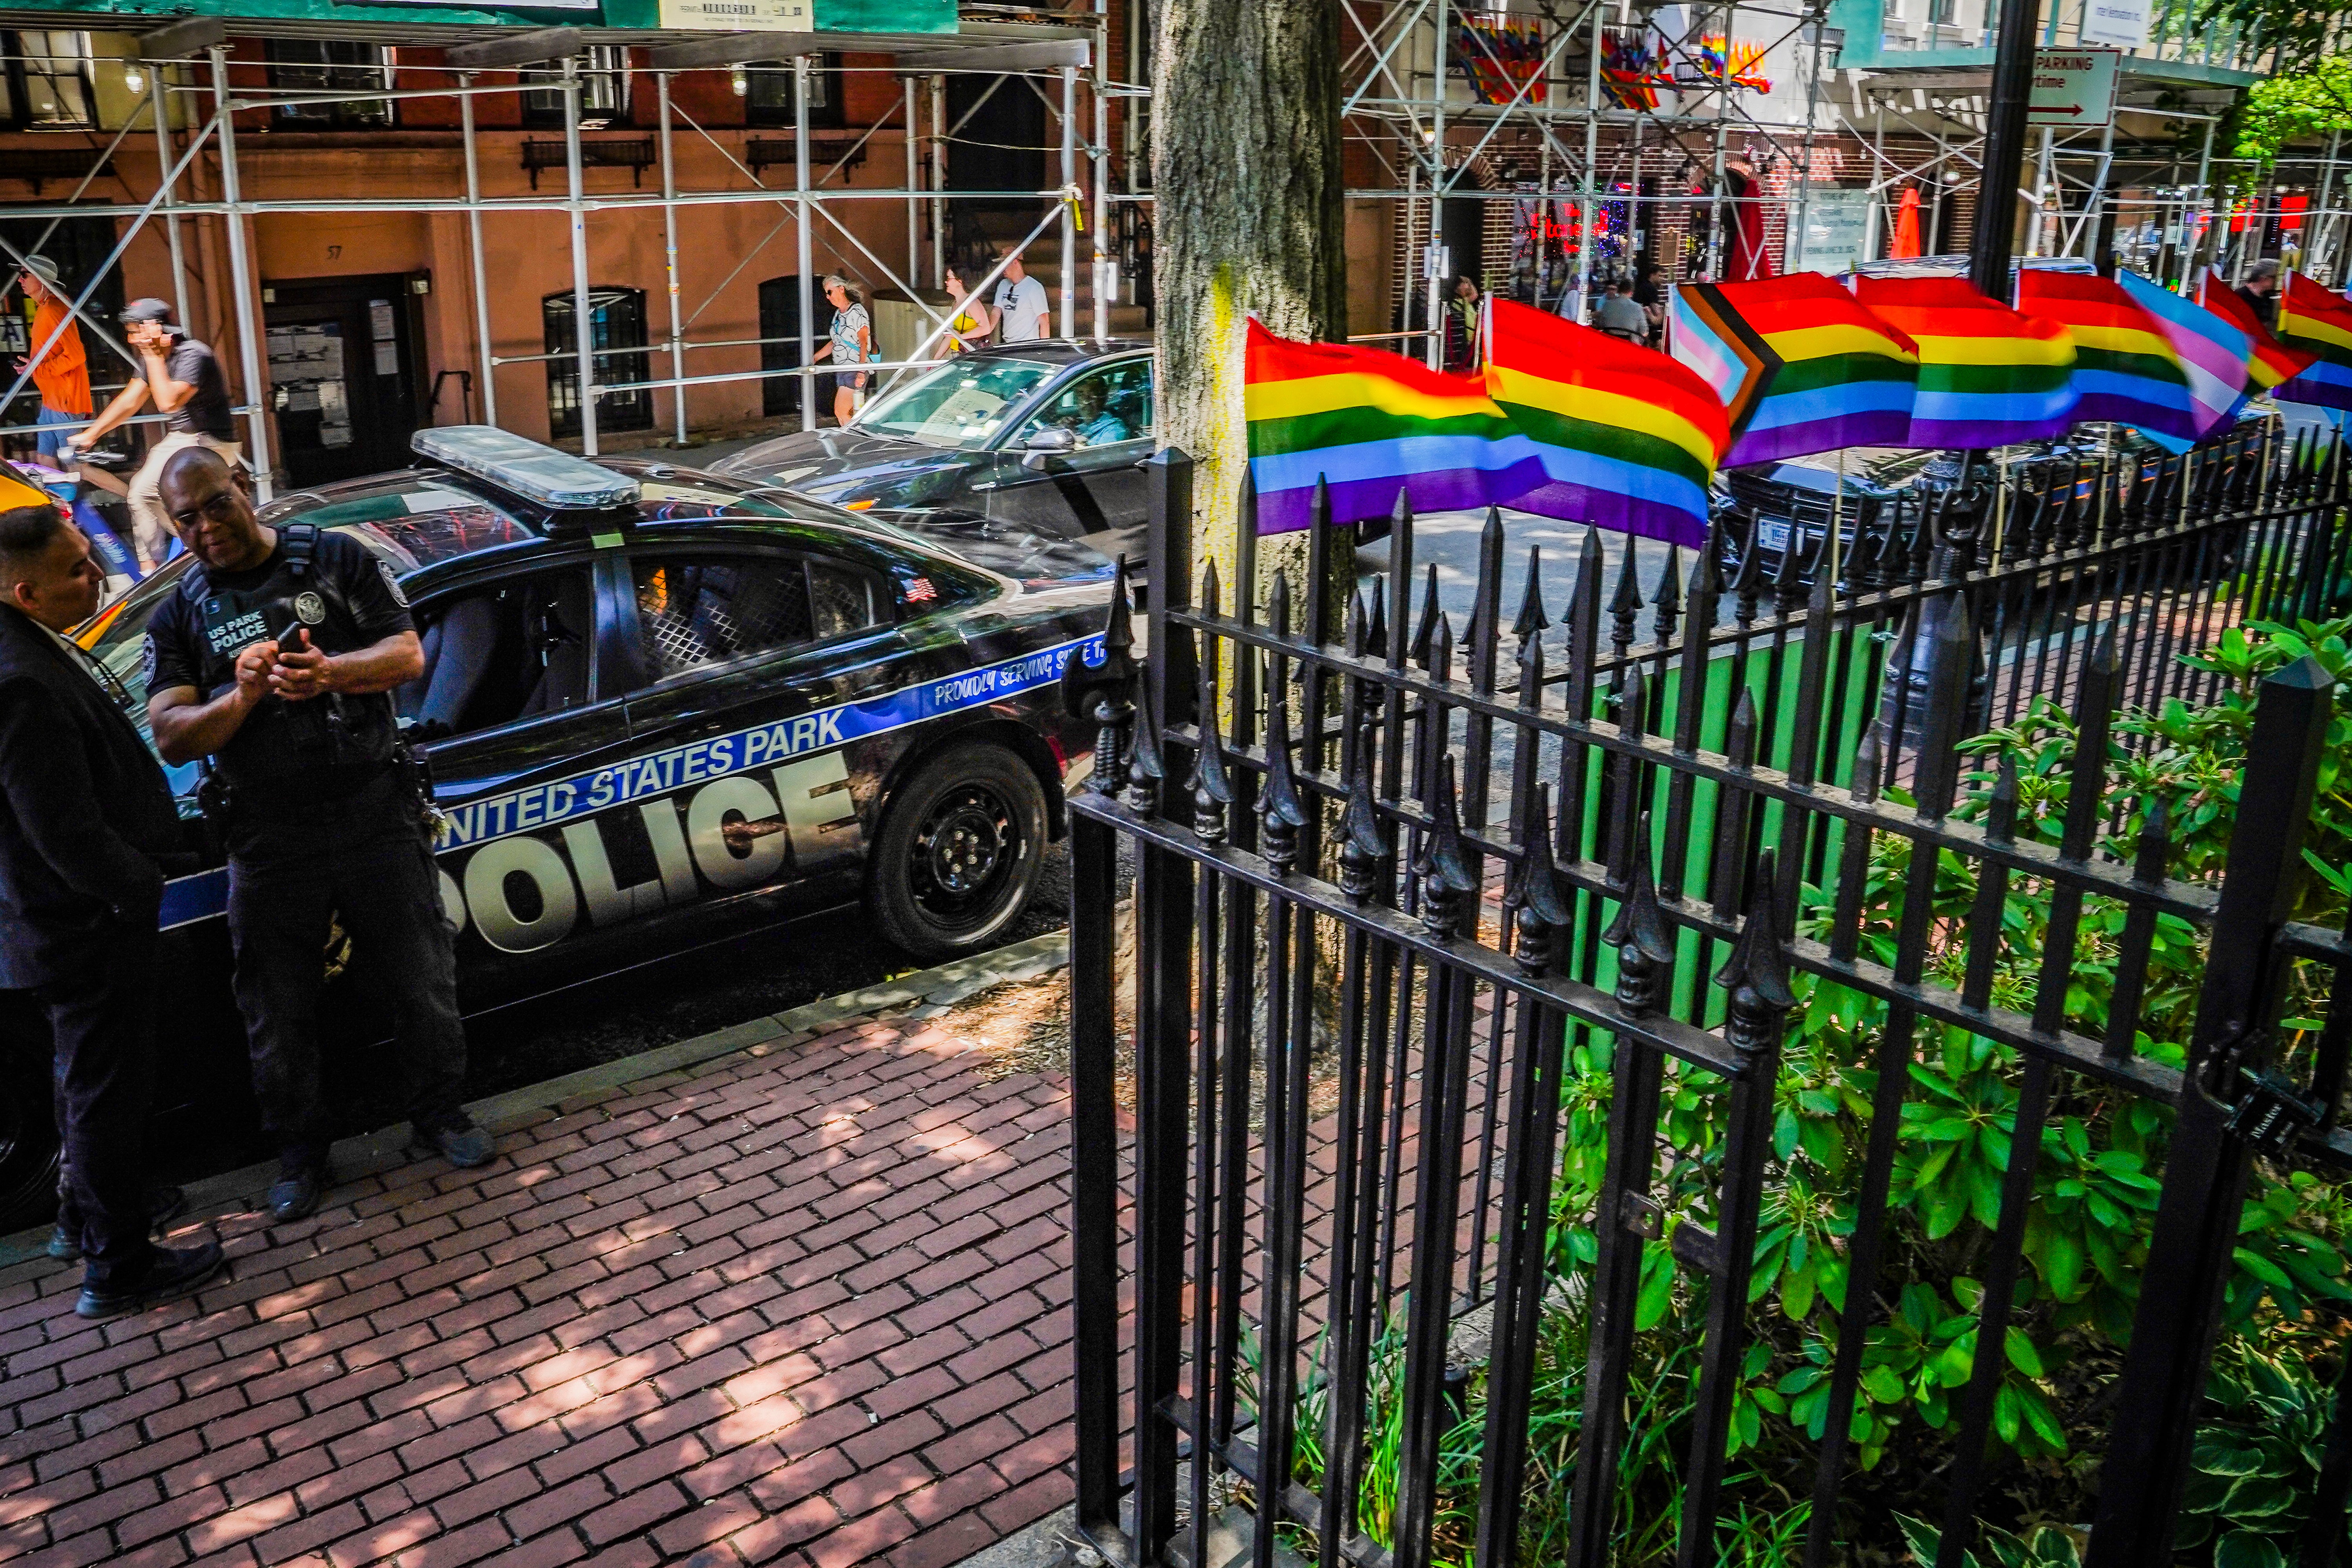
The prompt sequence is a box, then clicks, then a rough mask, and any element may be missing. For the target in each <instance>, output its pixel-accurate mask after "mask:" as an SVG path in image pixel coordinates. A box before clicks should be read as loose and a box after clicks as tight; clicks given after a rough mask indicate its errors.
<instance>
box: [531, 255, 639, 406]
mask: <svg viewBox="0 0 2352 1568" xmlns="http://www.w3.org/2000/svg"><path fill="white" fill-rule="evenodd" d="M540 314H541V319H542V321H544V323H545V325H546V328H547V352H548V353H551V354H556V355H559V356H561V357H559V358H556V359H551V360H549V361H548V362H547V427H548V429H549V431H550V432H551V433H552V434H553V435H554V436H555V437H558V438H559V439H560V438H561V437H566V436H577V435H579V434H580V362H579V361H578V360H577V359H575V358H573V357H572V356H573V355H574V354H576V353H578V352H579V349H580V339H579V337H578V335H577V334H576V333H575V332H574V331H573V329H572V290H570V289H565V290H564V291H563V292H562V293H561V294H550V295H549V296H547V298H546V299H544V300H541V301H540ZM588 347H589V348H590V350H591V351H592V352H593V355H594V358H593V363H592V366H591V371H590V374H593V376H594V377H595V378H596V384H597V385H599V386H615V385H624V384H628V383H631V382H642V381H650V380H651V379H653V361H652V360H651V359H650V358H648V357H647V356H646V352H645V348H646V291H645V290H644V289H590V290H589V291H588ZM653 427H654V395H653V390H652V389H651V388H650V387H644V386H640V387H638V388H637V389H636V390H635V391H634V392H608V393H606V394H604V395H603V396H601V397H599V398H597V399H596V428H597V429H598V430H600V431H602V430H650V429H652V428H653Z"/></svg>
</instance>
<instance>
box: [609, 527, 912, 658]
mask: <svg viewBox="0 0 2352 1568" xmlns="http://www.w3.org/2000/svg"><path fill="white" fill-rule="evenodd" d="M634 577H635V586H636V595H637V633H638V637H639V638H640V639H641V640H642V642H643V644H644V647H645V656H646V670H647V672H648V673H649V674H650V675H651V676H652V677H653V678H654V679H656V680H664V679H668V678H669V677H671V676H674V675H683V674H685V673H686V672H687V671H688V670H693V669H699V668H702V667H703V666H705V665H711V664H721V663H724V662H726V661H727V660H730V659H734V658H742V657H744V656H745V655H748V654H755V653H764V652H767V651H769V650H770V649H773V648H784V647H794V646H796V645H798V644H801V643H806V642H813V641H817V640H820V639H822V638H825V637H838V636H840V635H842V634H843V633H845V632H850V631H856V630H858V629H859V628H861V627H864V626H871V625H873V624H874V622H875V621H876V620H877V618H878V616H877V602H876V597H875V595H874V591H873V588H872V585H871V584H868V583H867V582H866V580H865V579H864V578H863V577H860V576H858V575H857V574H855V573H852V572H848V571H845V570H843V569H842V568H840V567H837V566H833V565H828V564H825V563H810V562H803V561H802V560H800V559H799V558H797V557H793V556H781V555H775V556H770V555H703V554H681V555H648V556H639V557H638V558H637V559H636V561H635V563H634Z"/></svg>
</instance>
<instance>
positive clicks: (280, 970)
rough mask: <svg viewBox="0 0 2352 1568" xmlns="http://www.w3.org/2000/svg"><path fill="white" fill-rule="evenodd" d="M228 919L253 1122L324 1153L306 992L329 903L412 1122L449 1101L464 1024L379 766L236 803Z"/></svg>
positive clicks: (312, 1017) (410, 819)
mask: <svg viewBox="0 0 2352 1568" xmlns="http://www.w3.org/2000/svg"><path fill="white" fill-rule="evenodd" d="M228 849H229V858H228V929H229V940H230V942H232V943H233V944H234V946H235V948H236V1004H237V1008H238V1010H239V1011H241V1012H242V1013H243V1014H244V1015H245V1026H246V1034H247V1043H248V1045H249V1047H250V1048H251V1051H252V1056H253V1092H254V1097H255V1098H256V1099H257V1100H259V1101H260V1102H261V1117H262V1123H263V1125H264V1126H265V1127H266V1128H267V1129H268V1131H269V1132H270V1133H271V1134H272V1135H274V1136H275V1137H276V1138H277V1140H278V1146H279V1148H280V1149H281V1150H282V1151H284V1152H286V1153H287V1154H289V1155H295V1154H298V1153H299V1155H301V1156H302V1157H304V1158H317V1157H320V1156H322V1155H323V1154H324V1152H325V1150H326V1147H327V1142H328V1138H329V1121H328V1116H327V1108H326V1104H325V1100H324V1096H323V1094H322V1092H321V1090H320V1070H319V992H320V986H321V984H323V982H324V978H325V955H326V946H327V934H328V929H329V925H330V922H331V920H332V919H333V918H334V917H337V916H340V917H341V921H342V924H343V930H344V931H346V932H348V933H349V934H350V936H351V939H352V967H353V970H354V971H355V973H357V976H358V978H359V979H360V980H361V982H362V984H364V985H365V987H366V989H367V991H368V992H369V994H370V995H371V997H372V998H374V999H377V1000H380V1001H381V1002H383V1003H384V1004H386V1005H389V1006H390V1008H391V1014H392V1032H393V1039H394V1045H395V1046H396V1047H397V1048H398V1052H399V1057H400V1062H401V1067H402V1068H403V1071H404V1075H405V1078H406V1088H407V1094H408V1113H409V1117H410V1119H411V1121H414V1122H415V1124H416V1125H417V1126H419V1127H420V1128H421V1127H427V1126H431V1125H433V1124H434V1123H436V1122H437V1121H441V1120H443V1119H445V1118H446V1117H447V1116H448V1115H449V1114H450V1113H451V1112H452V1111H454V1110H457V1106H458V1094H459V1091H460V1089H461V1088H462V1087H463V1085H464V1082H465V1078H466V1031H465V1026H463V1024H461V1023H460V1022H459V1020H458V1016H457V959H456V956H455V954H454V952H453V951H452V949H451V946H450V930H449V924H448V921H447V920H446V917H445V916H444V915H443V913H442V910H441V892H440V882H439V879H438V877H437V876H436V872H435V870H434V868H433V858H432V856H431V854H430V852H429V851H428V850H427V849H426V848H425V841H424V836H423V834H422V832H421V831H420V830H419V829H418V826H417V823H416V812H415V807H413V806H411V805H409V804H408V801H407V798H406V797H405V796H404V795H402V793H401V791H400V789H399V786H398V784H397V783H396V782H395V781H394V777H393V775H392V774H391V773H385V774H384V776H383V778H381V779H379V780H377V781H376V782H375V783H373V784H368V785H367V786H365V787H364V788H362V789H361V790H359V791H357V792H356V793H354V794H352V795H348V796H346V797H344V798H343V799H341V800H332V801H310V802H303V803H299V805H298V804H294V803H290V802H270V803H268V804H267V805H265V806H262V807H257V808H256V809H251V810H247V809H244V808H242V807H240V809H239V810H238V812H237V816H236V821H234V822H233V823H232V824H231V825H230V827H229V835H228Z"/></svg>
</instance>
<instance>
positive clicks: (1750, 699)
mask: <svg viewBox="0 0 2352 1568" xmlns="http://www.w3.org/2000/svg"><path fill="white" fill-rule="evenodd" d="M1723 754H1724V755H1725V756H1727V757H1729V758H1730V759H1731V760H1732V762H1733V763H1735V764H1737V765H1738V766H1740V767H1743V768H1745V767H1750V766H1753V765H1754V763H1755V761H1756V689H1755V688H1754V687H1752V686H1743V687H1741V688H1740V689H1739V700H1738V702H1735V703H1733V704H1732V707H1731V723H1730V726H1729V728H1728V729H1727V730H1726V731H1725V732H1724V738H1723Z"/></svg>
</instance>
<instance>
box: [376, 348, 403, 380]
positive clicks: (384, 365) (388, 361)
mask: <svg viewBox="0 0 2352 1568" xmlns="http://www.w3.org/2000/svg"><path fill="white" fill-rule="evenodd" d="M375 373H376V374H378V375H398V374H400V345H399V344H398V343H378V344H376V345H375Z"/></svg>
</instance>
